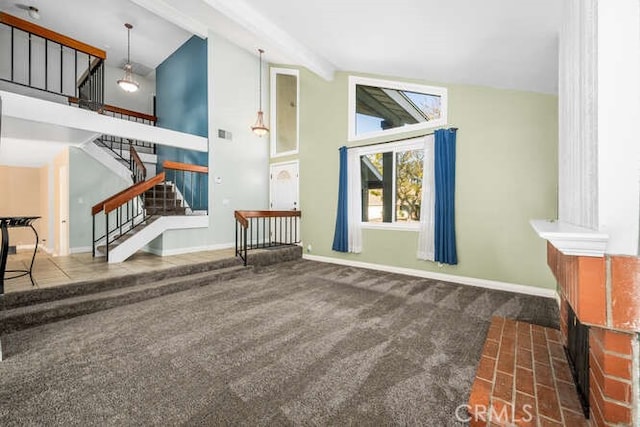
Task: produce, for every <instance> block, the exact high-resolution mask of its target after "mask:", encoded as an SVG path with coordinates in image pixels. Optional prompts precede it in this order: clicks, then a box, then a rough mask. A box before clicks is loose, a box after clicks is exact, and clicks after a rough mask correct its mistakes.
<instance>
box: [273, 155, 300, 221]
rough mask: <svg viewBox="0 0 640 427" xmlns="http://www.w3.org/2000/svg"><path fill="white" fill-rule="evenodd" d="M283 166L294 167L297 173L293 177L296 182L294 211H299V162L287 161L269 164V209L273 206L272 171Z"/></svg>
mask: <svg viewBox="0 0 640 427" xmlns="http://www.w3.org/2000/svg"><path fill="white" fill-rule="evenodd" d="M285 165H296V168H297V170H298V173H297V175H296V177H295V179H296V181H297V185H296V210H301V208H300V160H289V161H286V162H275V163H271V164H269V208H270V209H271V207H272V206H273V169H274V167H277V166H285Z"/></svg>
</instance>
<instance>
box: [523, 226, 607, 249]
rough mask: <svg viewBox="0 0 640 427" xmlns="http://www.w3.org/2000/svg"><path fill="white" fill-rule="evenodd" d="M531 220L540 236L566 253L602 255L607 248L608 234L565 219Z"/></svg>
mask: <svg viewBox="0 0 640 427" xmlns="http://www.w3.org/2000/svg"><path fill="white" fill-rule="evenodd" d="M529 222H530V224H531V226H532V227H533V229H534V230H535V231H536V233H538V236H540V237H541V238H543V239H545V240H547V241H549V242H550V243H551V244H552V245H553V246H555V247H556V248H557V249H558V250H559V251H560V252H562V253H563V254H565V255H575V256H591V257H602V256H604V253H605V251H606V249H607V243H608V242H609V235H608V234H605V233H601V232H598V231H595V230H591V229H589V228H585V227H578V226H577V225H572V224H569V223H567V222H564V221H557V220H548V219H532V220H531V221H529Z"/></svg>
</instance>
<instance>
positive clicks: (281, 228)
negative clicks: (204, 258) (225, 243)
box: [234, 210, 302, 265]
mask: <svg viewBox="0 0 640 427" xmlns="http://www.w3.org/2000/svg"><path fill="white" fill-rule="evenodd" d="M234 216H235V219H236V256H239V257H240V258H241V259H242V261H243V262H244V265H247V251H248V250H251V249H264V248H271V247H275V246H290V245H295V244H297V243H300V218H301V217H302V212H301V211H296V210H291V211H271V210H269V211H235V213H234Z"/></svg>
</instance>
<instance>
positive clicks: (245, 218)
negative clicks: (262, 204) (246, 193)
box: [234, 210, 302, 228]
mask: <svg viewBox="0 0 640 427" xmlns="http://www.w3.org/2000/svg"><path fill="white" fill-rule="evenodd" d="M234 216H235V218H236V220H237V221H238V222H239V223H240V224H242V226H243V227H244V228H247V227H248V226H249V218H287V217H298V218H300V217H301V216H302V211H295V210H290V211H235V212H234Z"/></svg>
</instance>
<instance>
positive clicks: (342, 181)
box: [331, 146, 349, 252]
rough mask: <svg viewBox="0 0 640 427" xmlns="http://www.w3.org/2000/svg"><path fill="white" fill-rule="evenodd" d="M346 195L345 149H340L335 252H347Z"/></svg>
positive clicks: (334, 240)
mask: <svg viewBox="0 0 640 427" xmlns="http://www.w3.org/2000/svg"><path fill="white" fill-rule="evenodd" d="M348 200H349V198H348V195H347V147H344V146H343V147H340V176H339V183H338V213H337V215H336V231H335V233H334V234H333V246H332V247H331V248H332V249H333V250H334V251H337V252H349V219H348V205H347V202H348Z"/></svg>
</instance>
